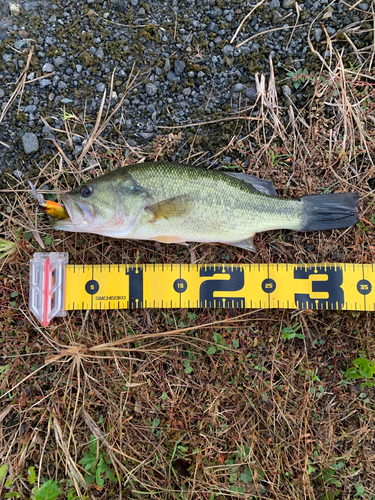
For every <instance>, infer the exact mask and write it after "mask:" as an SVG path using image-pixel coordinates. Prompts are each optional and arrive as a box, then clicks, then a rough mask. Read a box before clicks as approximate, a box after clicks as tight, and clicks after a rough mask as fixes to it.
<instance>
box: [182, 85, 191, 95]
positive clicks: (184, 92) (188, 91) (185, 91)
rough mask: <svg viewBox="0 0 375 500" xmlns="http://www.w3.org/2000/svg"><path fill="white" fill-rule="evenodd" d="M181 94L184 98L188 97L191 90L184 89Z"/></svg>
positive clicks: (188, 88)
mask: <svg viewBox="0 0 375 500" xmlns="http://www.w3.org/2000/svg"><path fill="white" fill-rule="evenodd" d="M182 93H183V94H184V96H185V97H188V96H189V95H190V94H191V88H190V87H186V89H183V91H182Z"/></svg>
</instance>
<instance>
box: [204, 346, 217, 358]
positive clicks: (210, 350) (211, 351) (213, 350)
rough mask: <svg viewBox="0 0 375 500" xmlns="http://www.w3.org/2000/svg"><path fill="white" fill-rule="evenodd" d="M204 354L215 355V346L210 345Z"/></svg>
mask: <svg viewBox="0 0 375 500" xmlns="http://www.w3.org/2000/svg"><path fill="white" fill-rule="evenodd" d="M206 352H207V354H209V355H210V356H211V355H212V354H215V353H216V352H217V349H216V346H214V345H212V346H211V347H209V348H208V349H207V351H206Z"/></svg>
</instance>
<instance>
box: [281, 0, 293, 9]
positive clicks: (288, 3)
mask: <svg viewBox="0 0 375 500" xmlns="http://www.w3.org/2000/svg"><path fill="white" fill-rule="evenodd" d="M294 5H295V0H284V1H283V7H284V9H293V7H294Z"/></svg>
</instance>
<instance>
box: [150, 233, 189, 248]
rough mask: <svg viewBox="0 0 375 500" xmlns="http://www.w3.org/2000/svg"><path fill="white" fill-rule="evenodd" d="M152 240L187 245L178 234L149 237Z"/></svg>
mask: <svg viewBox="0 0 375 500" xmlns="http://www.w3.org/2000/svg"><path fill="white" fill-rule="evenodd" d="M150 240H152V241H159V242H160V243H178V244H179V245H185V246H187V247H188V246H189V245H188V244H187V243H186V241H185V240H184V239H183V238H180V237H179V236H155V238H150Z"/></svg>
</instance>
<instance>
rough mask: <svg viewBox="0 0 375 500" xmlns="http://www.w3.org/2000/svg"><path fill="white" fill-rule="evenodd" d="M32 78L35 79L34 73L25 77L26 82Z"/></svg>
mask: <svg viewBox="0 0 375 500" xmlns="http://www.w3.org/2000/svg"><path fill="white" fill-rule="evenodd" d="M34 77H35V73H29V74H28V75H27V79H28V80H33V79H34Z"/></svg>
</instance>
